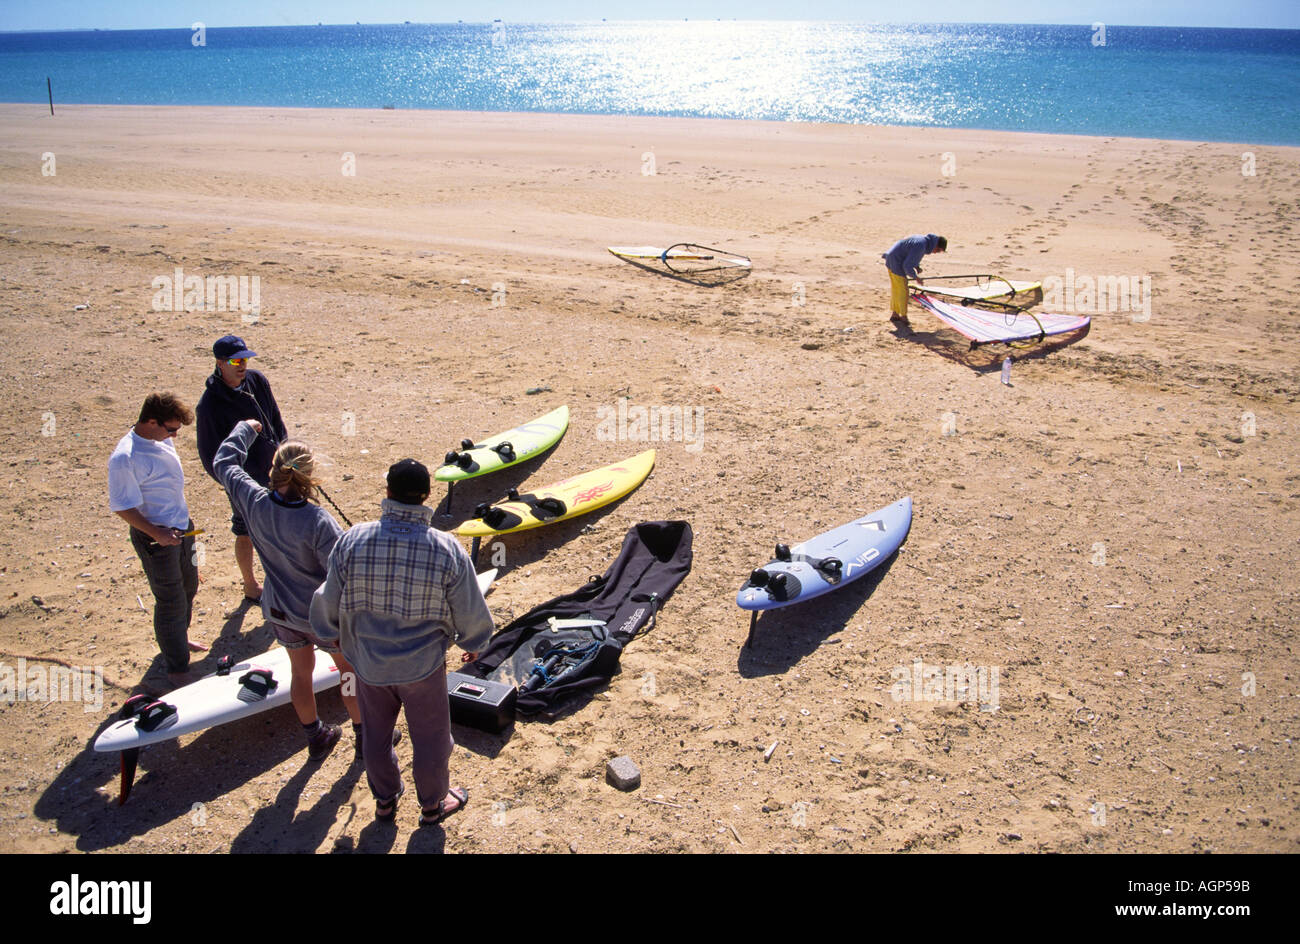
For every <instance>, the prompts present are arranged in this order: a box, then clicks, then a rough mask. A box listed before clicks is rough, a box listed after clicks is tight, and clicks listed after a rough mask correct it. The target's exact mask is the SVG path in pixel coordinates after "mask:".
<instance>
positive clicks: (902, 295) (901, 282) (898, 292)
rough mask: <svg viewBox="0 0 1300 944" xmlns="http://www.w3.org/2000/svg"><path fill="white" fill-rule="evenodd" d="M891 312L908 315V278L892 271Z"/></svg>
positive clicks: (890, 282) (890, 275) (890, 286)
mask: <svg viewBox="0 0 1300 944" xmlns="http://www.w3.org/2000/svg"><path fill="white" fill-rule="evenodd" d="M886 271H888V270H886ZM889 313H890V314H893V315H901V316H902V317H904V318H906V317H907V278H906V277H905V276H902V275H895V274H894V273H892V272H890V273H889Z"/></svg>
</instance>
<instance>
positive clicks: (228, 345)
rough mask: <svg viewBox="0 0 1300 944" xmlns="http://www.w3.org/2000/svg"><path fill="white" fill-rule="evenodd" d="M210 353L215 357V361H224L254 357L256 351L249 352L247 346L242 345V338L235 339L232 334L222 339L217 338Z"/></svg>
mask: <svg viewBox="0 0 1300 944" xmlns="http://www.w3.org/2000/svg"><path fill="white" fill-rule="evenodd" d="M212 353H213V354H214V355H216V358H217V360H219V361H225V360H232V359H234V358H239V357H256V356H257V352H256V351H250V350H249V349H248V345H247V344H245V343H244V339H243V338H237V337H235V336H234V335H233V334H228V335H226V336H225V337H224V338H219V339H218V340H217V343H216V344H214V345H212Z"/></svg>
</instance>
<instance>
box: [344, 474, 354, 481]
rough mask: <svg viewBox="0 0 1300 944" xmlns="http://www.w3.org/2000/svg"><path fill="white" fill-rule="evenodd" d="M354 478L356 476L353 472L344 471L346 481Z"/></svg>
mask: <svg viewBox="0 0 1300 944" xmlns="http://www.w3.org/2000/svg"><path fill="white" fill-rule="evenodd" d="M354 478H355V476H354V475H353V474H352V473H351V472H344V473H343V481H345V482H351V481H352V480H353V479H354Z"/></svg>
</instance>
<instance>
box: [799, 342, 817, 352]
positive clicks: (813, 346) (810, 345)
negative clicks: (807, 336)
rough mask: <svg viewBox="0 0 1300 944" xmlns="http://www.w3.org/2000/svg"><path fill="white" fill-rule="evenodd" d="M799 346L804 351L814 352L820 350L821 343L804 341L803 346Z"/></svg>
mask: <svg viewBox="0 0 1300 944" xmlns="http://www.w3.org/2000/svg"><path fill="white" fill-rule="evenodd" d="M799 346H800V347H801V348H803V349H804V350H805V351H816V350H819V349H820V348H821V343H820V342H818V341H805V342H803V344H800V345H799Z"/></svg>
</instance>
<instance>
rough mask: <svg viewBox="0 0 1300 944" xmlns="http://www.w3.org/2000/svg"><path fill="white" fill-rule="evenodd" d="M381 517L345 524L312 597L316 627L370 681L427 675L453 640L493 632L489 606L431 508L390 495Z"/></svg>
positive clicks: (483, 638) (478, 638) (467, 645)
mask: <svg viewBox="0 0 1300 944" xmlns="http://www.w3.org/2000/svg"><path fill="white" fill-rule="evenodd" d="M382 508H383V516H382V517H381V518H380V519H379V521H371V522H366V523H364V524H359V525H357V526H356V527H354V528H352V529H351V530H350V531H348V532H346V533H345V534H344V535H343V536H342V537H340V538H339V540H338V543H337V544H335V545H334V550H333V552H331V554H330V560H329V572H328V573H327V575H326V577H325V582H324V583H323V584H321V586H320V587H319V588H318V589H317V590H316V593H315V596H314V597H313V598H312V604H311V625H312V632H313V633H314V634H315V635H316V636H317V637H319V638H320V640H321V641H322V642H325V643H332V642H334V641H335V640H338V642H339V645H340V647H341V648H342V650H343V654H344V655H346V656H347V657H348V660H349V661H350V662H351V663H352V665H353V666H354V667H355V668H356V670H357V675H358V676H360V678H361V680H362V681H363V682H366V683H367V684H370V685H405V684H408V683H411V682H417V681H419V680H420V679H423V678H427V677H428V676H429V675H432V674H433V673H434V672H436V671H437V670H438V668H439V667H440V666H442V665H443V663H444V662H445V660H446V654H447V644H448V643H449V642H452V641H457V642H460V643H461V646H462V648H464V649H465V650H466V651H468V652H476V651H478V650H479V649H481V648H482V647H483V646H484V645H485V644H486V643H487V641H488V639H489V638H490V637H491V635H492V630H493V624H492V614H491V613H489V612H488V608H487V603H486V602H485V601H484V600H483V594H482V593H480V592H479V589H478V582H477V581H476V580H475V577H474V568H473V565H472V564H471V563H470V559H469V555H468V554H466V553H465V549H464V548H462V547H461V546H460V543H459V542H458V541H457V540H456V539H455V538H454V537H452V536H451V535H449V534H447V533H446V532H443V531H439V530H437V529H436V528H433V527H431V525H430V522H432V520H433V510H432V509H430V508H428V507H427V506H425V505H406V504H402V503H401V502H395V501H390V500H385V501H384V503H383V506H382Z"/></svg>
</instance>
